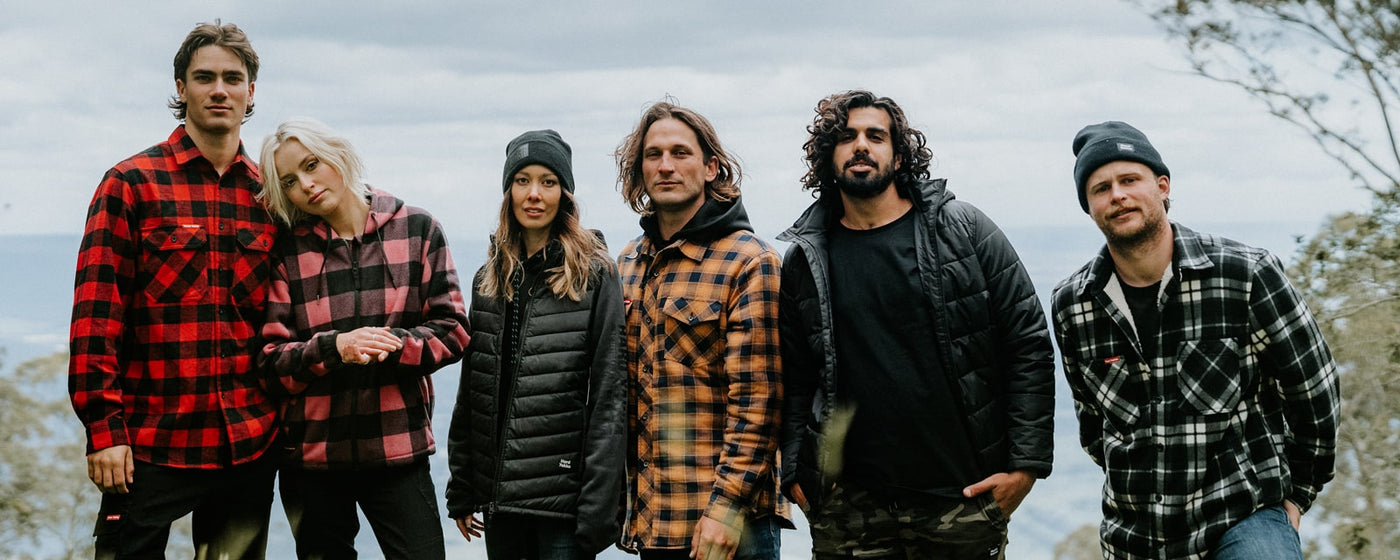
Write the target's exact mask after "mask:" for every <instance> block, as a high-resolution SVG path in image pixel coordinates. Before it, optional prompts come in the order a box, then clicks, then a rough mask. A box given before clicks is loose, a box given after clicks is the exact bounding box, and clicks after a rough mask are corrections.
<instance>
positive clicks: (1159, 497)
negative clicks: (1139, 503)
mask: <svg viewBox="0 0 1400 560" xmlns="http://www.w3.org/2000/svg"><path fill="white" fill-rule="evenodd" d="M1152 499H1153V500H1154V501H1156V502H1157V503H1159V504H1160V503H1162V495H1161V494H1153V495H1152Z"/></svg>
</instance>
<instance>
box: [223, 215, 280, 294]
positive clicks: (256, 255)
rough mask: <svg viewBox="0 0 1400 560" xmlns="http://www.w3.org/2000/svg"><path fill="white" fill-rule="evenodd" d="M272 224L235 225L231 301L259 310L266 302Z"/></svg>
mask: <svg viewBox="0 0 1400 560" xmlns="http://www.w3.org/2000/svg"><path fill="white" fill-rule="evenodd" d="M276 231H277V230H276V229H275V228H273V227H272V226H264V225H256V224H250V225H248V226H246V227H240V228H239V229H238V235H237V238H238V258H237V259H235V260H234V262H233V285H232V286H231V289H230V295H232V296H233V304H234V305H237V306H239V307H246V308H250V309H255V310H262V309H263V307H264V305H265V304H266V303H267V280H268V278H269V277H270V276H271V275H272V242H273V239H274V238H275V237H276Z"/></svg>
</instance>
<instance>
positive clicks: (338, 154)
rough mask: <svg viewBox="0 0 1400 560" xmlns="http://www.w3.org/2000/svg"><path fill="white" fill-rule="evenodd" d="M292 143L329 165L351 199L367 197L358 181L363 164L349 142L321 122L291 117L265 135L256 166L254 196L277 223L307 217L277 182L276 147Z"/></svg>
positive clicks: (278, 175)
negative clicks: (257, 175)
mask: <svg viewBox="0 0 1400 560" xmlns="http://www.w3.org/2000/svg"><path fill="white" fill-rule="evenodd" d="M292 140H296V141H297V142H300V143H301V145H302V146H304V147H306V151H308V152H311V154H312V155H314V156H316V158H317V159H320V160H321V163H324V164H326V165H329V166H331V169H334V170H335V172H336V173H337V174H339V175H340V180H341V181H344V182H345V187H346V188H347V189H349V190H350V192H351V193H353V194H354V195H355V196H358V197H360V198H361V199H364V198H368V197H369V185H366V184H364V183H363V182H361V179H360V177H361V176H362V175H363V174H364V164H362V163H361V162H360V156H359V155H358V154H356V153H355V147H354V146H353V145H351V144H350V140H348V139H346V138H345V137H343V136H340V135H338V134H336V133H335V131H333V130H331V128H330V127H328V126H326V125H325V124H323V123H321V121H318V120H316V119H311V118H306V117H294V118H291V119H287V120H285V121H282V124H279V125H277V131H276V132H273V133H272V134H269V135H267V138H266V139H264V140H263V145H262V156H261V157H260V158H259V160H258V167H259V168H260V170H261V171H262V193H260V194H259V195H258V197H259V198H261V199H262V201H263V203H264V204H266V205H267V210H268V212H271V213H272V215H273V216H275V217H276V218H277V219H278V220H279V221H281V222H282V223H284V224H286V225H289V226H290V225H293V224H295V223H297V222H300V221H301V220H303V219H305V218H306V217H307V213H306V212H302V211H301V209H300V208H297V207H296V205H295V204H292V201H291V200H290V199H288V198H287V193H286V192H283V190H282V185H281V179H280V175H281V174H282V171H281V170H278V169H277V158H276V157H275V155H276V154H277V150H278V148H281V147H282V146H283V145H284V144H286V143H287V142H290V141H292Z"/></svg>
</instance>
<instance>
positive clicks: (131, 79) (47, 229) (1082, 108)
mask: <svg viewBox="0 0 1400 560" xmlns="http://www.w3.org/2000/svg"><path fill="white" fill-rule="evenodd" d="M199 4H200V3H195V2H182V3H161V2H155V3H142V4H141V7H139V8H138V7H133V6H131V5H128V4H125V3H120V2H101V3H98V2H70V1H65V0H53V1H40V2H8V3H7V5H6V6H5V9H4V12H5V16H4V18H3V20H2V21H0V52H3V53H4V56H0V170H3V172H2V173H0V234H13V233H78V232H80V231H81V230H82V226H83V220H84V215H85V211H86V208H87V204H88V202H89V201H90V199H91V196H92V192H93V189H94V187H95V186H96V185H97V183H98V181H99V180H100V178H101V176H102V174H103V173H104V172H105V171H106V170H107V169H108V168H109V167H110V166H111V165H113V164H114V163H116V162H117V161H119V160H121V159H122V158H125V157H127V156H129V155H131V154H132V153H135V152H137V151H139V150H141V149H143V148H145V147H147V146H150V145H152V144H154V143H156V142H158V141H161V140H163V139H164V138H165V137H166V136H167V135H168V134H169V133H170V130H171V129H172V128H173V127H174V126H175V125H176V122H175V120H174V119H173V118H172V117H171V116H170V114H169V111H168V110H167V109H166V108H165V103H166V101H167V99H168V97H169V95H170V94H171V93H173V92H174V83H173V76H172V75H171V58H172V57H173V55H174V51H175V49H176V47H177V46H178V44H179V42H180V41H181V40H182V38H183V37H184V35H185V34H186V33H187V32H188V31H189V30H190V29H191V28H192V27H193V26H194V25H195V24H196V23H198V22H201V21H211V20H213V19H214V18H215V17H222V18H223V19H224V21H226V22H233V23H237V24H238V25H239V26H241V27H242V28H243V29H244V30H245V31H246V32H247V33H248V36H249V37H250V38H251V40H252V42H253V45H254V47H255V48H256V49H257V51H258V53H259V55H260V56H261V58H262V69H261V72H260V74H259V76H258V81H257V86H256V88H257V89H256V96H255V100H256V103H257V113H256V114H255V115H254V116H253V119H252V120H251V121H250V122H249V123H247V124H246V125H245V126H244V128H243V139H244V143H245V146H246V147H247V149H248V150H249V152H250V153H252V154H253V155H254V157H256V155H257V153H258V151H259V148H260V146H261V144H262V139H263V137H264V136H266V134H267V133H268V132H270V131H271V130H272V129H273V128H274V127H275V126H276V124H277V123H278V122H279V121H281V120H282V119H285V118H287V117H292V116H312V117H315V118H318V119H320V120H322V121H324V122H326V123H327V124H329V125H330V126H332V127H333V128H336V129H338V130H340V131H341V132H343V133H344V134H346V135H347V136H348V137H350V139H351V140H352V141H353V142H354V143H355V144H356V146H357V148H358V149H359V151H360V153H361V155H362V157H363V158H364V160H365V162H366V164H367V166H368V173H367V178H368V180H369V182H370V183H371V184H373V185H375V186H377V187H380V188H383V189H386V190H389V191H391V192H393V193H395V194H398V195H399V196H400V197H402V198H404V199H405V200H407V201H408V202H409V203H410V204H415V205H418V206H422V207H424V208H427V209H428V210H429V211H431V212H433V213H434V214H435V215H436V216H437V217H438V218H439V219H440V220H441V221H442V222H444V224H445V226H446V227H447V231H448V234H449V237H451V238H452V239H453V242H454V245H455V244H461V243H472V244H477V245H483V244H484V243H485V237H486V235H487V232H488V231H489V230H490V229H491V227H492V225H493V224H494V221H495V219H496V209H497V208H498V204H499V200H500V199H499V198H498V197H499V196H500V192H501V191H500V177H501V165H502V163H503V160H504V146H505V144H506V142H507V141H508V140H509V139H510V138H512V137H514V136H515V135H516V134H519V133H520V132H523V131H525V130H529V129H534V128H554V129H556V130H558V131H559V132H560V133H561V134H562V135H563V137H564V138H565V139H566V140H567V141H568V142H570V143H571V144H572V145H573V148H574V165H575V171H574V176H575V178H576V182H577V183H578V195H579V197H580V198H581V201H582V204H583V208H584V221H585V225H587V226H590V227H595V228H600V229H603V230H605V231H607V232H609V234H610V235H609V238H610V240H611V241H612V244H613V245H614V249H616V248H618V247H620V245H621V243H622V241H623V240H622V239H618V238H617V237H618V236H625V237H630V236H632V235H633V234H634V233H635V232H636V231H637V228H636V224H635V216H634V215H632V214H631V212H630V211H629V210H628V209H627V208H626V206H625V205H623V203H622V202H621V200H620V197H619V195H618V194H617V190H616V170H615V166H614V163H613V159H612V156H611V153H612V151H613V149H614V148H615V147H616V146H617V144H618V143H619V141H620V140H621V139H622V137H623V136H624V135H625V134H626V133H627V132H628V131H629V130H630V129H631V128H632V126H634V124H635V122H636V120H637V118H638V116H639V115H640V112H641V110H642V108H643V107H644V106H645V105H647V104H648V103H650V102H652V101H655V100H658V99H660V98H662V97H663V96H665V95H671V96H674V97H675V98H676V99H677V100H678V101H679V102H680V103H681V104H682V105H687V106H690V107H692V108H695V109H697V110H699V111H700V112H701V113H703V114H705V115H706V116H708V117H709V118H710V119H711V120H712V121H713V122H714V123H715V125H716V127H717V128H718V130H719V133H720V137H721V139H722V141H723V142H724V143H725V144H726V147H727V148H729V149H730V150H731V151H732V152H734V153H737V154H738V155H739V156H740V158H741V159H742V162H743V166H744V172H745V178H744V182H743V192H744V195H745V196H744V198H745V203H746V205H747V207H748V209H749V212H750V215H751V216H752V218H753V222H754V225H755V228H756V229H757V231H758V232H759V233H760V235H763V236H765V237H769V238H772V237H774V236H776V235H777V233H778V232H780V231H781V230H782V229H784V228H786V227H787V226H788V225H790V224H791V223H792V221H793V220H794V219H795V218H796V216H797V215H798V214H799V212H800V211H801V209H802V208H803V207H805V206H806V204H808V203H809V202H810V198H809V197H808V195H807V194H805V193H803V192H802V191H801V190H800V189H799V182H798V181H799V179H800V177H801V176H802V174H803V171H804V168H803V164H802V160H801V153H802V152H801V144H802V142H803V141H804V140H805V139H806V132H805V130H804V128H805V127H806V126H807V125H808V124H810V122H811V117H812V115H813V112H812V108H813V106H814V105H815V104H816V102H817V100H818V99H820V98H822V97H823V96H825V95H827V94H830V93H832V92H835V91H840V90H845V89H851V88H864V89H870V90H872V91H874V92H875V93H877V94H880V95H887V96H890V97H892V98H894V99H895V100H896V101H897V102H899V103H900V104H901V105H902V106H903V107H904V108H905V111H906V113H907V114H908V115H909V117H910V119H911V120H912V122H913V123H914V125H915V126H917V127H919V128H920V129H922V130H923V131H924V132H925V133H926V134H927V135H928V138H929V144H930V147H931V148H932V150H933V152H934V154H935V156H936V159H937V167H936V168H935V169H934V175H935V176H942V177H947V178H948V179H949V187H950V188H951V189H952V190H953V192H954V193H955V194H956V195H957V196H958V197H959V198H961V199H964V200H968V201H971V202H973V203H974V204H976V205H978V206H979V207H981V208H982V209H983V210H984V211H986V212H987V213H988V214H990V215H991V216H992V217H993V218H994V219H995V220H996V221H998V222H999V223H1000V224H1001V225H1002V226H1003V227H1017V226H1031V225H1057V224H1083V225H1084V226H1085V227H1091V226H1090V223H1089V222H1088V220H1087V218H1085V217H1084V216H1083V214H1082V213H1081V212H1080V210H1079V207H1078V204H1077V201H1076V198H1075V196H1074V192H1073V183H1072V180H1071V169H1072V166H1073V157H1072V156H1071V153H1070V140H1071V138H1072V137H1073V135H1074V133H1075V132H1076V131H1077V130H1078V129H1079V128H1080V127H1082V126H1083V125H1085V124H1090V123H1097V122H1100V121H1104V120H1109V119H1114V120H1125V121H1128V122H1130V123H1132V124H1134V125H1136V126H1138V127H1139V128H1141V129H1142V130H1144V131H1145V132H1146V133H1147V135H1148V137H1149V138H1150V139H1151V140H1152V142H1153V143H1154V144H1155V145H1156V146H1157V148H1158V150H1159V151H1160V152H1161V153H1162V154H1163V158H1164V160H1165V161H1166V163H1167V165H1168V166H1169V167H1170V168H1171V170H1172V176H1173V198H1174V204H1173V207H1172V209H1173V211H1172V216H1173V218H1174V219H1176V220H1179V221H1182V222H1183V223H1187V224H1192V223H1206V222H1221V221H1228V220H1242V221H1248V222H1279V223H1285V224H1302V227H1301V228H1299V229H1300V230H1299V231H1297V233H1310V232H1312V231H1313V230H1315V229H1316V226H1317V225H1319V224H1320V223H1321V221H1322V219H1323V217H1324V216H1326V215H1327V214H1329V213H1335V212H1339V211H1343V210H1350V209H1361V208H1363V207H1364V206H1365V204H1366V197H1365V195H1364V194H1363V193H1361V192H1360V191H1359V190H1358V189H1355V188H1353V187H1351V186H1349V185H1347V184H1346V181H1345V176H1344V175H1343V174H1342V173H1341V172H1340V171H1339V170H1338V169H1337V168H1336V166H1334V165H1333V164H1332V163H1330V162H1329V161H1326V160H1324V159H1323V158H1322V157H1321V156H1320V155H1319V153H1318V152H1317V150H1316V148H1315V146H1313V145H1312V144H1311V142H1310V141H1309V140H1308V139H1307V138H1306V137H1304V136H1303V135H1302V134H1301V133H1299V132H1297V131H1296V130H1295V129H1293V128H1291V127H1289V126H1288V125H1286V124H1284V123H1282V122H1280V121H1277V120H1275V119H1273V118H1272V117H1269V116H1267V115H1266V114H1264V112H1263V110H1262V109H1261V108H1260V107H1259V106H1257V105H1256V104H1254V103H1253V102H1251V100H1249V99H1248V98H1247V97H1245V96H1244V95H1243V94H1241V93H1239V92H1236V91H1234V90H1232V89H1230V88H1228V87H1226V86H1222V85H1218V84H1214V83H1211V82H1209V81H1207V80H1205V79H1202V78H1198V77H1194V76H1192V75H1190V74H1188V73H1186V72H1184V71H1183V69H1184V68H1185V63H1184V61H1183V59H1182V57H1181V49H1180V47H1179V46H1178V45H1175V44H1172V43H1169V42H1168V40H1167V39H1166V38H1165V35H1164V33H1162V32H1161V31H1160V30H1159V29H1158V28H1157V26H1156V24H1154V23H1153V22H1152V21H1151V19H1150V18H1148V17H1147V15H1145V13H1144V11H1143V10H1142V9H1141V8H1139V7H1138V6H1136V5H1135V4H1133V3H1131V2H1126V1H1120V0H1069V1H1061V2H1032V1H1024V2H1006V1H994V0H993V1H985V2H961V1H956V2H955V1H947V0H932V1H917V2H915V1H907V2H871V3H867V4H875V6H871V5H862V4H860V3H851V2H811V1H804V2H758V1H753V0H748V1H740V2H708V3H696V2H691V3H688V4H687V5H686V7H681V6H679V5H677V6H670V5H669V4H671V3H665V4H667V5H666V6H662V4H663V3H652V2H646V3H644V2H519V1H512V2H490V3H484V2H463V1H435V0H397V1H393V2H383V3H375V4H368V5H365V6H356V7H354V8H347V7H346V6H347V3H344V2H299V3H284V2H264V1H243V2H215V3H206V4H203V5H199ZM471 266H474V264H472V265H471Z"/></svg>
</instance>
